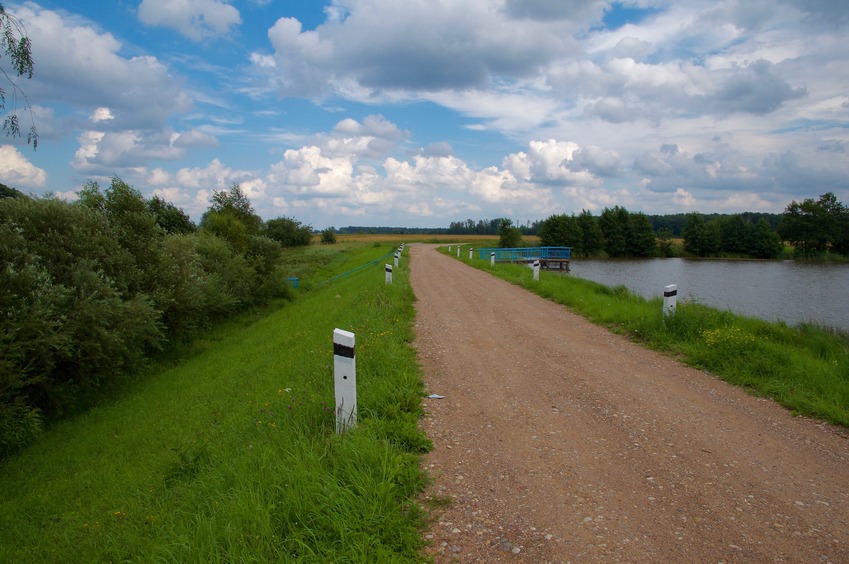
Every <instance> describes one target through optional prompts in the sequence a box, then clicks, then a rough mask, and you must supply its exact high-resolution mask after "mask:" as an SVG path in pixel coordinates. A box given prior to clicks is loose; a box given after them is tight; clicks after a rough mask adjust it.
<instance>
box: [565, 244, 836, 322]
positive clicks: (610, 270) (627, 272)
mask: <svg viewBox="0 0 849 564" xmlns="http://www.w3.org/2000/svg"><path fill="white" fill-rule="evenodd" d="M571 268H572V275H574V276H579V277H581V278H587V279H589V280H594V281H596V282H600V283H602V284H604V285H605V286H615V285H617V284H623V285H625V286H626V287H627V288H629V289H630V290H632V291H633V292H635V293H637V294H639V295H641V296H644V297H646V298H654V297H658V296H661V297H662V296H663V287H664V286H666V285H668V284H677V285H678V299H679V300H681V299H690V300H694V301H698V302H700V303H703V304H705V305H709V306H711V307H715V308H719V309H727V310H731V311H733V312H735V313H740V314H743V315H748V316H751V317H759V318H761V319H767V320H769V321H777V320H783V321H785V322H786V323H787V324H789V325H795V324H797V323H801V322H814V323H817V324H819V325H825V326H829V327H837V328H840V329H843V330H845V331H849V265H847V264H822V263H802V262H795V261H747V260H693V259H680V258H669V259H625V260H616V259H607V260H590V259H575V260H573V261H572V263H571Z"/></svg>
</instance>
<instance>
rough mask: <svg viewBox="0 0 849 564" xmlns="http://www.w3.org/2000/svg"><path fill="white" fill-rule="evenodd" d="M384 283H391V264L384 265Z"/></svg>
mask: <svg viewBox="0 0 849 564" xmlns="http://www.w3.org/2000/svg"><path fill="white" fill-rule="evenodd" d="M386 283H387V284H392V265H391V264H387V265H386Z"/></svg>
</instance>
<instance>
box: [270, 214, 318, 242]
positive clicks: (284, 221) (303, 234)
mask: <svg viewBox="0 0 849 564" xmlns="http://www.w3.org/2000/svg"><path fill="white" fill-rule="evenodd" d="M263 233H264V234H265V236H266V237H269V238H271V239H274V240H275V241H277V242H278V243H280V245H281V246H283V247H301V246H306V245H309V244H310V242H311V241H312V227H311V226H309V225H303V224H301V222H300V221H298V220H297V219H295V218H291V217H278V218H277V219H269V220H268V221H266V222H265V227H264V230H263Z"/></svg>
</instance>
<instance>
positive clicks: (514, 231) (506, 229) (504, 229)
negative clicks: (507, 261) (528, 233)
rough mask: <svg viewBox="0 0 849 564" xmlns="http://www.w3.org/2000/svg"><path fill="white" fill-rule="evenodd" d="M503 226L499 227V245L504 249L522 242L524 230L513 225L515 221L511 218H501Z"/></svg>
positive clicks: (511, 247)
mask: <svg viewBox="0 0 849 564" xmlns="http://www.w3.org/2000/svg"><path fill="white" fill-rule="evenodd" d="M500 221H501V226H500V227H499V229H498V246H499V247H501V248H502V249H514V248H516V247H518V246H519V245H520V244H521V243H522V232H521V231H520V230H519V229H518V228H517V227H513V222H512V221H511V220H509V219H501V220H500Z"/></svg>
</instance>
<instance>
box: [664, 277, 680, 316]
mask: <svg viewBox="0 0 849 564" xmlns="http://www.w3.org/2000/svg"><path fill="white" fill-rule="evenodd" d="M677 301H678V285H677V284H670V285H669V286H664V288H663V317H666V316H667V315H674V314H675V303H676V302H677Z"/></svg>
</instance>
